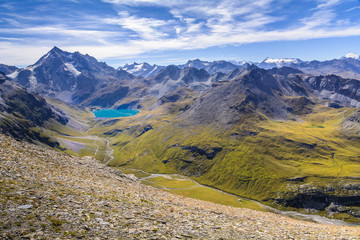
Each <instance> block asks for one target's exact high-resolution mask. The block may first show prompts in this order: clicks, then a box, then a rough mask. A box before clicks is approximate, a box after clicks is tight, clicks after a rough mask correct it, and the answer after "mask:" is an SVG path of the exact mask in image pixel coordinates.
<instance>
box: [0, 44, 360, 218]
mask: <svg viewBox="0 0 360 240" xmlns="http://www.w3.org/2000/svg"><path fill="white" fill-rule="evenodd" d="M0 70H1V71H2V72H3V73H1V75H0V129H1V131H2V133H3V134H6V135H11V136H13V137H15V138H16V139H19V140H25V141H30V142H35V143H38V144H41V145H43V144H45V145H49V146H51V147H53V148H55V149H57V150H58V151H64V152H66V153H68V154H71V155H74V156H80V157H83V156H93V157H95V158H96V159H97V160H99V161H101V162H104V163H106V164H107V165H109V166H111V167H120V168H121V169H122V171H123V172H128V173H133V174H135V175H136V176H137V177H139V178H141V177H143V176H142V174H145V173H146V174H148V175H147V176H149V175H150V174H180V175H182V176H185V177H188V178H189V179H191V180H195V181H196V182H197V183H200V184H202V185H205V186H210V187H213V188H216V189H220V190H222V191H224V192H227V193H231V194H235V195H237V196H240V197H244V199H245V200H244V203H246V202H248V204H249V205H251V204H250V202H251V201H250V200H256V201H257V202H260V203H262V204H264V205H267V206H270V207H273V208H276V209H279V210H282V211H284V210H288V211H297V212H301V213H307V214H316V215H322V216H326V217H328V218H335V219H342V220H345V221H347V222H352V223H359V222H360V177H359V176H360V110H359V108H360V58H359V56H358V55H356V54H353V53H351V54H347V55H346V56H344V57H342V58H340V59H334V60H329V61H323V62H321V61H302V60H300V59H271V58H266V59H265V60H264V61H262V62H259V63H251V62H228V61H214V62H208V61H201V60H199V59H196V60H189V61H188V62H187V63H186V64H183V65H178V66H175V65H170V66H158V65H150V64H148V63H134V64H126V65H125V66H123V67H119V68H118V69H115V68H113V67H110V66H108V65H107V64H106V63H103V62H98V61H97V60H96V59H95V58H93V57H91V56H89V55H83V54H81V53H79V52H74V53H70V52H66V51H62V50H61V49H59V48H57V47H54V48H53V49H52V50H51V51H49V52H48V53H46V54H45V55H44V56H43V57H41V58H40V59H39V60H38V61H37V62H36V63H35V64H33V65H30V66H28V67H25V68H16V67H12V66H7V65H4V64H1V65H0ZM104 108H112V109H137V110H140V112H139V113H138V114H137V115H135V116H132V117H126V118H112V119H97V118H94V115H93V113H92V112H91V111H93V110H96V109H104ZM140 170H141V171H140ZM153 179H157V180H156V181H155V180H154V181H152V182H151V181H150V180H149V181H147V183H148V184H150V185H154V186H155V185H157V186H166V185H168V186H169V189H173V191H174V192H176V193H178V194H180V195H184V196H190V197H194V198H200V199H205V200H210V201H211V193H210V192H203V193H202V196H201V197H199V196H198V195H199V193H196V192H195V191H191V188H186V187H184V188H183V189H181V190H179V189H178V190H176V189H177V187H176V186H174V185H171V183H170V182H171V181H170V180H169V181H168V182H167V181H166V179H167V178H165V177H161V176H160V175H159V176H158V177H157V178H153ZM173 184H175V185H176V184H179V181H175V183H173ZM174 189H175V190H174ZM207 195H208V196H207ZM246 199H247V200H246ZM249 199H250V200H249ZM217 202H218V203H223V202H221V199H220V200H218V201H217ZM225 204H226V203H225ZM230 205H234V204H230ZM257 206H258V207H255V209H259V208H260V205H257ZM253 208H254V207H253ZM262 208H264V206H262Z"/></svg>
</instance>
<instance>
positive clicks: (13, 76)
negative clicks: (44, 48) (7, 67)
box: [6, 70, 20, 79]
mask: <svg viewBox="0 0 360 240" xmlns="http://www.w3.org/2000/svg"><path fill="white" fill-rule="evenodd" d="M19 72H20V70H16V71H15V72H13V73H10V74H8V75H6V76H7V77H9V78H12V79H14V78H16V77H17V76H18V75H19Z"/></svg>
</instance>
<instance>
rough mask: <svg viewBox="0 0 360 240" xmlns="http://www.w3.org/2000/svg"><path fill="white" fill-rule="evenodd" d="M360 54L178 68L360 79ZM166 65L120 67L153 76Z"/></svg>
mask: <svg viewBox="0 0 360 240" xmlns="http://www.w3.org/2000/svg"><path fill="white" fill-rule="evenodd" d="M359 61H360V56H359V55H357V54H356V53H352V52H350V53H348V54H346V55H345V56H344V57H342V58H340V59H333V60H328V61H316V60H313V61H302V60H301V59H298V58H265V59H264V60H263V61H261V62H246V61H242V62H229V61H213V62H208V61H202V60H200V59H195V60H189V61H188V62H187V63H186V64H182V65H178V66H177V67H178V68H185V67H192V68H197V69H204V70H206V71H207V72H208V73H210V74H215V73H217V72H221V73H224V74H228V73H229V72H231V71H233V70H234V69H236V68H243V67H245V66H246V65H247V64H250V65H252V64H253V65H256V66H258V67H260V68H264V69H271V68H274V67H276V68H281V67H292V68H296V69H299V70H301V71H303V72H305V73H310V74H314V75H319V74H322V75H327V74H337V75H339V76H341V77H344V78H356V79H360V70H359ZM163 68H164V66H158V65H150V64H148V63H145V62H144V63H133V64H126V65H125V66H124V67H119V69H122V70H125V71H128V72H129V73H131V74H133V75H135V76H141V77H151V76H154V75H155V74H157V73H158V72H159V71H160V70H161V69H163Z"/></svg>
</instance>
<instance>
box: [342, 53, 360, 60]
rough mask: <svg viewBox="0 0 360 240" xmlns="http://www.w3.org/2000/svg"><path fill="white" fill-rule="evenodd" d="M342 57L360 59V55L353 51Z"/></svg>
mask: <svg viewBox="0 0 360 240" xmlns="http://www.w3.org/2000/svg"><path fill="white" fill-rule="evenodd" d="M344 57H345V58H353V59H356V60H360V55H358V54H356V53H353V52H349V53H348V54H346V55H345V56H344Z"/></svg>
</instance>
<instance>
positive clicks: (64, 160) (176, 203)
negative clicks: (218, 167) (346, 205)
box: [0, 135, 360, 239]
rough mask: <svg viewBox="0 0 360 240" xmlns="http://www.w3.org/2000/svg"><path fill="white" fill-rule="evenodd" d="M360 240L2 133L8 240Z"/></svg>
mask: <svg viewBox="0 0 360 240" xmlns="http://www.w3.org/2000/svg"><path fill="white" fill-rule="evenodd" d="M56 238H58V239H77V238H83V239H189V238H194V239H249V238H255V239H360V228H359V227H342V226H330V225H321V224H315V223H310V222H303V221H298V220H295V219H291V218H287V217H284V216H279V215H276V214H272V213H264V212H257V211H253V210H249V209H239V208H233V207H227V206H222V205H217V204H213V203H209V202H204V201H199V200H194V199H189V198H185V197H181V196H177V195H173V194H171V193H167V192H164V191H162V190H158V189H155V188H152V187H149V186H145V185H143V184H141V183H140V182H138V181H137V179H136V178H134V177H131V176H126V175H123V174H122V173H121V172H120V171H118V170H116V169H112V168H109V167H107V166H105V165H103V164H101V163H99V162H97V161H96V160H94V159H93V158H90V157H84V158H76V157H71V156H68V155H65V154H62V153H59V152H56V151H53V150H50V149H47V148H44V147H40V146H36V145H32V144H28V143H25V142H20V141H16V140H13V139H12V138H10V137H6V136H4V135H0V239H56Z"/></svg>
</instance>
